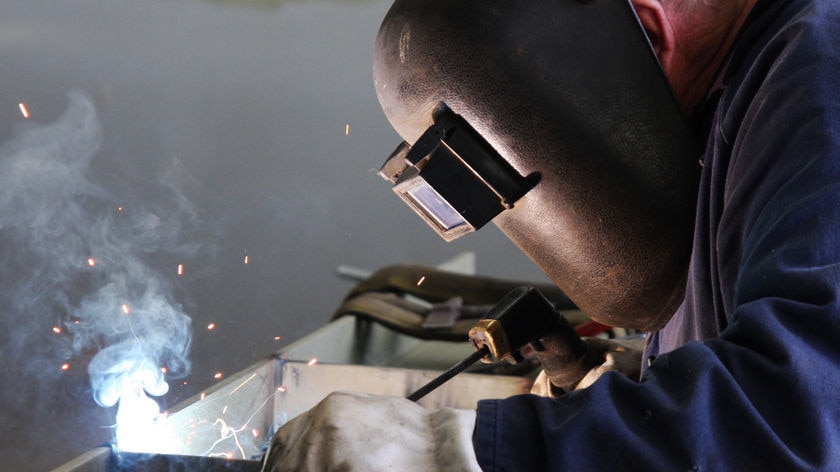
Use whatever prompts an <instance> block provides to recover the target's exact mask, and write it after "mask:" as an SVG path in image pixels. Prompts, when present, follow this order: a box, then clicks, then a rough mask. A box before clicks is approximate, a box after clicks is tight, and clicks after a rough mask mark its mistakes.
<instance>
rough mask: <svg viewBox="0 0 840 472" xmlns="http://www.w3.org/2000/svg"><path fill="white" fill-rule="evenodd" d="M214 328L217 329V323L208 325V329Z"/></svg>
mask: <svg viewBox="0 0 840 472" xmlns="http://www.w3.org/2000/svg"><path fill="white" fill-rule="evenodd" d="M214 329H216V323H210V324H209V325H207V331H213V330H214Z"/></svg>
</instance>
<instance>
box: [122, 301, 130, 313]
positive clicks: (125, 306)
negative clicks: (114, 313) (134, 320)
mask: <svg viewBox="0 0 840 472" xmlns="http://www.w3.org/2000/svg"><path fill="white" fill-rule="evenodd" d="M122 311H123V313H125V314H126V315H127V314H129V313H131V309H129V308H128V305H126V304H125V303H123V305H122Z"/></svg>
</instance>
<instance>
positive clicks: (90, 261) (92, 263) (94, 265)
mask: <svg viewBox="0 0 840 472" xmlns="http://www.w3.org/2000/svg"><path fill="white" fill-rule="evenodd" d="M87 262H88V265H89V266H91V267H96V259H94V258H92V257H88V261H87Z"/></svg>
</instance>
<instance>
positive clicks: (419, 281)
mask: <svg viewBox="0 0 840 472" xmlns="http://www.w3.org/2000/svg"><path fill="white" fill-rule="evenodd" d="M425 281H426V276H425V275H424V276H422V277H420V280H418V281H417V286H418V287H419V286H420V285H422V284H423V282H425Z"/></svg>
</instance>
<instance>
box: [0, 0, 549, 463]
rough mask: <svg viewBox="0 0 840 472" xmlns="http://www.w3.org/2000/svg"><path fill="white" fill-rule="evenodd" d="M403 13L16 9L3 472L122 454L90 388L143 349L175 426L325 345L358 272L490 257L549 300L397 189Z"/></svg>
mask: <svg viewBox="0 0 840 472" xmlns="http://www.w3.org/2000/svg"><path fill="white" fill-rule="evenodd" d="M390 3H391V2H390V1H389V0H356V1H349V0H345V1H339V0H311V1H307V0H285V1H284V0H228V1H225V0H142V1H141V0H74V1H61V0H52V1H50V0H0V64H2V65H1V66H0V84H2V86H0V260H2V265H0V316H2V322H3V329H2V330H0V347H2V350H0V375H2V381H0V385H2V387H0V428H2V440H0V468H2V469H3V470H48V469H50V468H52V467H55V466H58V465H60V464H62V463H64V462H67V461H68V460H70V459H72V458H73V457H75V456H76V455H78V454H79V453H81V452H83V451H85V450H88V449H90V448H92V447H95V446H97V445H100V444H103V443H105V442H107V441H108V440H109V439H110V438H111V436H112V434H113V425H114V422H115V418H114V415H115V408H113V407H111V408H104V407H101V406H99V405H97V403H96V402H95V401H94V399H93V393H94V386H92V385H91V382H90V378H89V375H88V367H89V366H90V364H91V363H92V362H93V363H95V364H97V368H98V369H100V370H99V371H98V372H99V374H100V375H99V377H102V378H105V379H107V378H108V375H109V372H110V371H108V369H109V367H108V366H106V367H105V373H104V374H103V373H102V366H101V365H98V364H102V362H104V361H103V360H102V359H103V358H102V356H101V353H103V352H110V354H112V355H114V356H116V362H120V361H121V360H122V361H126V358H125V357H120V356H123V355H124V353H121V352H120V349H121V346H122V345H123V344H125V339H124V337H125V332H126V331H125V329H126V326H127V327H128V328H129V329H130V330H131V331H130V332H131V334H133V335H138V332H139V330H141V329H142V330H143V331H142V333H141V334H142V335H143V337H144V338H149V339H157V340H158V344H157V345H156V346H157V347H158V348H160V349H162V350H164V351H166V352H165V353H164V354H162V359H164V361H165V363H166V365H165V366H163V367H165V368H167V372H166V380H167V381H168V383H169V385H170V390H169V393H167V394H166V395H165V396H163V397H161V398H159V401H160V404H161V407H162V408H164V409H165V408H169V407H171V406H173V405H175V404H177V403H178V402H180V401H183V400H185V399H187V398H188V397H190V396H193V395H196V394H199V393H200V392H201V391H202V389H205V388H208V387H209V386H212V385H213V383H214V382H217V381H218V380H219V379H220V378H224V377H225V375H227V374H230V373H233V372H236V371H239V370H242V369H244V368H245V367H247V366H249V365H250V364H252V363H253V362H255V361H257V360H260V359H264V358H266V357H268V356H269V355H270V354H271V353H272V352H275V351H277V350H278V349H280V348H282V346H283V345H286V344H288V343H290V342H292V341H294V340H296V339H298V338H300V337H301V336H303V335H305V334H306V333H308V332H310V331H312V330H313V329H315V328H317V327H319V326H322V325H323V324H325V323H327V322H328V321H329V318H330V316H331V315H332V313H333V311H334V310H335V308H336V307H337V306H338V305H339V304H340V302H341V299H342V298H343V296H344V294H345V293H346V292H347V291H348V290H349V289H350V288H351V287H352V285H353V283H354V282H353V281H351V280H349V279H347V278H342V277H339V276H338V275H337V268H338V267H339V266H343V265H347V266H351V267H357V268H361V269H364V270H374V269H377V268H380V267H383V266H386V265H389V264H394V263H421V264H428V265H436V264H438V263H441V262H443V261H446V260H448V259H450V258H453V257H456V256H458V255H459V254H462V253H464V252H472V253H474V254H475V257H476V261H477V272H478V273H479V274H481V275H490V276H496V277H502V278H514V279H524V280H539V281H542V280H545V278H544V277H543V276H542V273H541V272H539V270H538V269H536V267H535V266H533V265H532V264H531V262H530V261H529V260H527V258H526V257H525V256H524V255H522V254H521V253H520V252H519V251H518V250H517V249H516V248H515V247H514V246H513V244H512V243H510V242H509V241H508V240H507V239H506V238H505V237H504V236H503V235H502V234H501V233H500V232H499V231H498V229H496V228H495V227H493V226H492V225H490V226H488V227H487V228H486V229H483V230H482V231H480V232H478V233H476V234H474V235H469V236H468V237H466V238H464V239H463V240H459V241H456V242H453V243H445V242H443V240H441V239H440V238H439V237H438V236H437V235H436V234H435V233H434V232H433V231H432V230H430V229H429V228H427V227H426V225H425V223H423V222H422V221H421V220H420V219H419V218H418V217H417V216H416V215H414V214H413V212H411V211H410V210H409V209H408V208H407V207H405V205H404V204H403V203H402V202H401V201H400V200H399V199H398V198H397V197H396V196H395V195H394V194H393V193H392V192H391V190H390V186H389V185H388V184H386V183H385V182H384V181H382V180H381V179H380V178H379V177H378V176H377V175H376V169H378V167H379V166H380V165H381V164H382V162H384V159H385V158H386V157H387V155H388V154H389V153H390V152H391V151H392V150H393V149H394V147H395V146H396V145H397V144H398V142H399V141H400V138H399V137H398V136H397V135H396V133H395V132H394V131H393V130H392V128H391V127H390V125H389V124H388V122H387V121H386V119H385V116H384V115H383V113H382V111H381V109H380V107H379V103H378V102H377V100H376V97H375V94H374V89H373V80H372V72H371V62H372V50H373V43H374V38H375V36H376V32H377V29H378V26H379V23H380V21H381V19H382V18H383V17H384V15H385V13H386V11H387V9H388V8H389V6H390ZM127 319H128V320H129V321H126V320H127ZM138 320H144V321H138ZM141 322H142V323H145V324H142V325H141V324H138V323H141ZM126 323H128V324H126ZM179 328H181V329H183V328H186V329H185V330H184V332H178V329H179ZM159 331H160V332H159ZM120 333H122V337H120V336H121V335H120ZM155 336H156V337H155ZM121 343H122V344H121ZM128 345H133V343H131V342H128ZM179 353H180V354H186V357H185V358H183V359H181V358H179V357H178V355H179ZM112 367H113V366H112ZM118 367H119V365H118V364H117V367H114V368H118ZM99 387H101V385H100V386H99ZM104 401H105V402H106V403H107V399H106V400H104Z"/></svg>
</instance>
